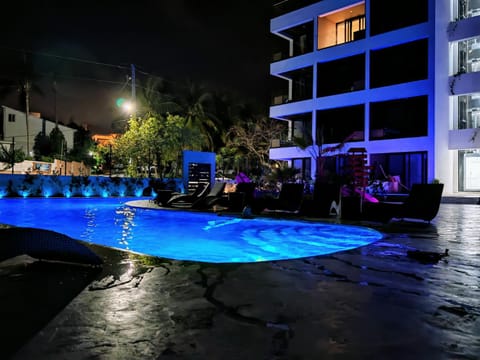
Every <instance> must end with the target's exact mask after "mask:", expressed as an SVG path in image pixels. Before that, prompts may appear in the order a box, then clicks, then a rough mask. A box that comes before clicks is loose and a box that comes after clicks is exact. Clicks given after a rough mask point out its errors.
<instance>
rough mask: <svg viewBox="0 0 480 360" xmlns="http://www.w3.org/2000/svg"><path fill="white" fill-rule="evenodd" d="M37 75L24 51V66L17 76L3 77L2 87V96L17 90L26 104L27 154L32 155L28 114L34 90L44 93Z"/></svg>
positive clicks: (0, 92) (22, 102)
mask: <svg viewBox="0 0 480 360" xmlns="http://www.w3.org/2000/svg"><path fill="white" fill-rule="evenodd" d="M36 80H37V77H36V76H35V72H34V69H33V63H32V61H31V58H29V57H27V53H26V52H24V53H23V66H22V67H21V68H20V71H19V72H18V73H17V76H16V77H14V78H10V79H3V81H2V86H1V89H0V98H1V97H5V96H7V95H9V94H11V93H12V92H14V91H17V92H18V94H19V98H20V99H19V103H20V104H23V105H24V108H23V109H22V110H24V111H25V125H26V133H27V134H26V135H27V149H26V151H25V153H26V155H27V156H29V155H30V127H29V123H28V116H29V114H30V97H31V94H32V92H35V93H38V94H40V95H43V92H42V90H41V89H40V87H39V86H38V85H37V83H36Z"/></svg>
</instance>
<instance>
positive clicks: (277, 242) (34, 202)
mask: <svg viewBox="0 0 480 360" xmlns="http://www.w3.org/2000/svg"><path fill="white" fill-rule="evenodd" d="M129 200H132V199H125V198H58V199H52V198H48V199H20V198H18V199H17V198H15V199H1V200H0V223H4V224H10V225H15V226H24V227H37V228H43V229H48V230H54V231H58V232H60V233H63V234H66V235H69V236H71V237H73V238H75V239H80V240H83V241H87V242H92V243H96V244H100V245H105V246H109V247H114V248H120V249H126V250H131V251H135V252H138V253H143V254H149V255H154V256H160V257H165V258H170V259H177V260H193V261H203V262H215V263H223V262H255V261H269V260H283V259H292V258H302V257H308V256H315V255H324V254H330V253H334V252H338V251H343V250H348V249H353V248H356V247H359V246H364V245H367V244H370V243H372V242H374V241H377V240H379V239H381V238H382V234H381V233H379V232H377V231H375V230H373V229H369V228H365V227H358V226H347V225H337V224H327V223H318V222H307V221H300V220H280V219H269V218H263V217H261V218H260V217H259V218H255V219H240V218H235V217H231V216H218V215H216V214H213V213H200V212H189V211H178V210H152V209H142V208H136V207H131V206H127V205H126V203H127V202H128V201H129Z"/></svg>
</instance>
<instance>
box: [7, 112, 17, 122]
mask: <svg viewBox="0 0 480 360" xmlns="http://www.w3.org/2000/svg"><path fill="white" fill-rule="evenodd" d="M8 122H15V114H8Z"/></svg>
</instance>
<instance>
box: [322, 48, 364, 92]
mask: <svg viewBox="0 0 480 360" xmlns="http://www.w3.org/2000/svg"><path fill="white" fill-rule="evenodd" d="M317 73H318V81H317V97H322V96H328V95H335V94H341V93H346V92H350V91H359V90H364V89H365V54H360V55H354V56H350V57H347V58H343V59H338V60H335V61H329V62H325V63H318V65H317Z"/></svg>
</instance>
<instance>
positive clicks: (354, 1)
mask: <svg viewBox="0 0 480 360" xmlns="http://www.w3.org/2000/svg"><path fill="white" fill-rule="evenodd" d="M270 31H271V33H272V34H274V35H275V36H274V39H275V40H274V44H273V45H274V51H273V54H272V55H273V57H272V63H271V65H270V74H271V75H272V79H273V81H274V82H273V84H272V89H273V90H272V105H271V107H270V117H272V118H274V119H278V121H281V122H283V123H284V124H285V128H286V130H285V133H284V135H283V137H282V138H280V139H277V140H276V141H274V142H273V143H272V149H271V151H270V158H271V159H275V160H285V161H287V162H289V164H290V166H292V167H296V168H298V169H299V170H300V171H301V172H302V174H303V175H304V176H305V177H307V178H308V177H314V176H315V173H316V162H315V161H314V156H312V154H313V153H316V152H317V151H318V148H317V147H316V146H318V147H320V148H325V147H334V146H336V145H338V144H339V143H342V142H343V141H344V139H347V138H348V139H349V140H348V143H347V144H346V146H345V147H344V150H347V149H348V148H349V147H360V148H365V149H366V150H367V154H368V157H367V162H368V164H369V165H372V166H374V165H375V166H376V167H377V168H381V169H382V170H383V171H384V172H385V173H386V174H389V175H398V176H400V179H401V181H402V183H403V184H405V185H406V186H407V187H410V186H411V185H412V184H413V183H416V182H431V181H433V180H434V179H438V180H439V181H440V182H442V183H444V184H445V192H447V193H450V192H457V191H479V190H480V1H478V0H404V1H397V2H393V3H392V2H390V1H385V0H365V1H358V0H323V1H307V0H304V1H299V0H284V1H278V4H277V5H274V17H273V18H272V19H271V20H270ZM295 138H304V139H313V141H312V142H311V143H310V148H307V149H304V148H299V147H298V146H296V143H295ZM338 161H339V160H338V159H336V158H334V157H331V158H330V160H328V158H327V161H326V164H327V166H328V167H329V169H330V170H331V171H338V169H339V167H340V166H341V164H339V163H338Z"/></svg>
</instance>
